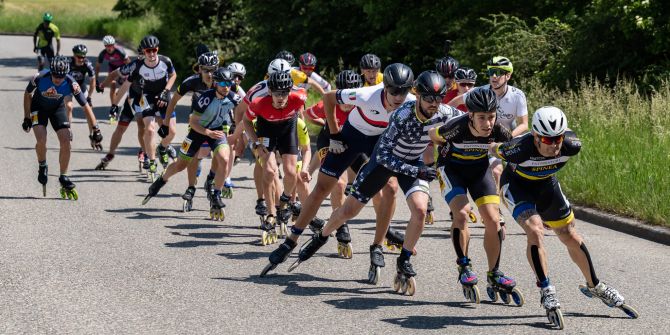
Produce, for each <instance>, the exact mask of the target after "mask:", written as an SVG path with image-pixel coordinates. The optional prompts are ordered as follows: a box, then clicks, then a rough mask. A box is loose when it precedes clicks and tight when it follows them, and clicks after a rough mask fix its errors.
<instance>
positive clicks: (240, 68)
mask: <svg viewBox="0 0 670 335" xmlns="http://www.w3.org/2000/svg"><path fill="white" fill-rule="evenodd" d="M228 70H230V72H232V73H233V75H238V76H241V77H242V78H244V76H246V75H247V69H246V68H245V67H244V65H242V63H237V62H232V63H230V65H228Z"/></svg>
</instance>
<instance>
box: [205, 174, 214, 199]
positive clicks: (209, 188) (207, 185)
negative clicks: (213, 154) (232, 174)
mask: <svg viewBox="0 0 670 335" xmlns="http://www.w3.org/2000/svg"><path fill="white" fill-rule="evenodd" d="M213 184H214V177H212V176H211V175H207V179H205V187H204V188H205V194H207V200H210V199H209V196H210V195H211V194H212V185H213Z"/></svg>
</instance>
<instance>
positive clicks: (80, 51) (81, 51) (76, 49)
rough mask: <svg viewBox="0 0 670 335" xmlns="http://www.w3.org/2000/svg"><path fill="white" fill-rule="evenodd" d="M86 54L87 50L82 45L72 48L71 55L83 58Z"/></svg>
mask: <svg viewBox="0 0 670 335" xmlns="http://www.w3.org/2000/svg"><path fill="white" fill-rule="evenodd" d="M87 52H88V49H87V48H86V46H85V45H83V44H77V45H75V46H74V47H72V53H73V54H75V55H79V56H85V55H86V53H87Z"/></svg>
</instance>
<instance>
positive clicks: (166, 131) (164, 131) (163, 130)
mask: <svg viewBox="0 0 670 335" xmlns="http://www.w3.org/2000/svg"><path fill="white" fill-rule="evenodd" d="M168 135H170V127H168V126H166V125H162V126H161V127H160V128H158V136H160V137H161V138H166V137H167V136H168Z"/></svg>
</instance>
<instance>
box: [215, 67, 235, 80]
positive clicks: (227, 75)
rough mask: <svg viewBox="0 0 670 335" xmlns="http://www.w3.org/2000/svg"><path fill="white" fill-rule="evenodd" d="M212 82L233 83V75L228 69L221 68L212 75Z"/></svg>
mask: <svg viewBox="0 0 670 335" xmlns="http://www.w3.org/2000/svg"><path fill="white" fill-rule="evenodd" d="M212 80H214V81H215V82H217V83H218V82H220V81H233V73H232V72H230V70H228V68H225V67H220V68H218V69H216V71H214V73H213V74H212Z"/></svg>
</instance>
